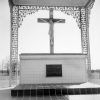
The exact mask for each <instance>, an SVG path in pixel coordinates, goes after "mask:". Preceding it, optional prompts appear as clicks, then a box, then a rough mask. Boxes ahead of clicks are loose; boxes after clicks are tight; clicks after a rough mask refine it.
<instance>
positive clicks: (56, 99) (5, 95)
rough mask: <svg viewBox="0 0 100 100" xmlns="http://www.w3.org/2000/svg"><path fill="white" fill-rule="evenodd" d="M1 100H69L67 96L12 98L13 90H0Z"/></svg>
mask: <svg viewBox="0 0 100 100" xmlns="http://www.w3.org/2000/svg"><path fill="white" fill-rule="evenodd" d="M0 100H69V99H68V98H67V97H65V96H46V97H44V96H36V97H26V96H25V97H24V96H23V97H12V96H11V90H10V89H7V90H0Z"/></svg>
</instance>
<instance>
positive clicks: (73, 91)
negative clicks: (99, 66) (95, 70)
mask: <svg viewBox="0 0 100 100" xmlns="http://www.w3.org/2000/svg"><path fill="white" fill-rule="evenodd" d="M80 94H81V95H87V94H100V87H96V88H66V87H64V86H63V85H62V86H61V85H32V84H23V85H22V84H20V85H18V86H16V87H15V88H14V89H12V90H11V96H12V97H23V96H28V97H36V96H37V97H38V96H65V95H80Z"/></svg>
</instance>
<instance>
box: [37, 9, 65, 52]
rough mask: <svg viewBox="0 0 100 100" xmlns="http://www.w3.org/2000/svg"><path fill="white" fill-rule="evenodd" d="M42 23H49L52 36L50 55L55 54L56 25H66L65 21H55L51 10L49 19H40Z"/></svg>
mask: <svg viewBox="0 0 100 100" xmlns="http://www.w3.org/2000/svg"><path fill="white" fill-rule="evenodd" d="M38 22H40V23H49V25H50V28H49V35H50V53H51V54H53V53H54V23H65V19H54V18H53V9H52V8H50V11H49V18H48V19H47V18H38Z"/></svg>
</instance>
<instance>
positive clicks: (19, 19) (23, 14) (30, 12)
mask: <svg viewBox="0 0 100 100" xmlns="http://www.w3.org/2000/svg"><path fill="white" fill-rule="evenodd" d="M36 11H38V10H36V9H32V10H30V9H27V10H19V18H18V22H19V24H18V26H19V27H20V26H21V25H22V22H23V18H25V17H26V15H28V14H29V15H30V14H33V13H35V12H36Z"/></svg>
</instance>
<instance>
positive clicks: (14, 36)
mask: <svg viewBox="0 0 100 100" xmlns="http://www.w3.org/2000/svg"><path fill="white" fill-rule="evenodd" d="M17 59H18V7H17V6H13V8H12V14H11V60H12V61H13V62H16V61H17Z"/></svg>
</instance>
